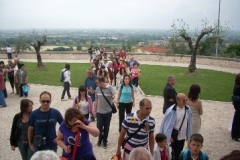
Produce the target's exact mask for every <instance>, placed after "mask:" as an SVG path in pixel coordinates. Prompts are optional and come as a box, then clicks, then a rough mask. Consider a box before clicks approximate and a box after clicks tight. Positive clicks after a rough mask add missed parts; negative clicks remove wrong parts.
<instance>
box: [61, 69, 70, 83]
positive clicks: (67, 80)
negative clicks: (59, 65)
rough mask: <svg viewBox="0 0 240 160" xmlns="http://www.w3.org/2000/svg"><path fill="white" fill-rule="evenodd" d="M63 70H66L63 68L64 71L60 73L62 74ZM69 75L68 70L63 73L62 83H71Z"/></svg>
mask: <svg viewBox="0 0 240 160" xmlns="http://www.w3.org/2000/svg"><path fill="white" fill-rule="evenodd" d="M65 70H66V68H64V69H63V70H62V72H64V71H65ZM70 74H71V72H70V71H69V70H67V71H65V72H64V73H63V76H64V81H63V82H69V83H71V80H70Z"/></svg>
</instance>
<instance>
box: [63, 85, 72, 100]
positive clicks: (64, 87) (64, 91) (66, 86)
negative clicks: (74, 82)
mask: <svg viewBox="0 0 240 160" xmlns="http://www.w3.org/2000/svg"><path fill="white" fill-rule="evenodd" d="M66 92H67V95H68V98H71V94H70V83H69V82H63V92H62V97H61V99H64V96H65V93H66Z"/></svg>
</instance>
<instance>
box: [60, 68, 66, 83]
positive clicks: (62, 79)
mask: <svg viewBox="0 0 240 160" xmlns="http://www.w3.org/2000/svg"><path fill="white" fill-rule="evenodd" d="M66 71H67V70H65V71H62V72H61V74H60V76H59V80H60V82H63V81H64V80H65V77H64V72H66Z"/></svg>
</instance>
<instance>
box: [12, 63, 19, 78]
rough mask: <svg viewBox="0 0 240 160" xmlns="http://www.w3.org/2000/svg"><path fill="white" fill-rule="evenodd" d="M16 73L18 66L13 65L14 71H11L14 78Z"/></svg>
mask: <svg viewBox="0 0 240 160" xmlns="http://www.w3.org/2000/svg"><path fill="white" fill-rule="evenodd" d="M17 71H18V65H15V67H14V69H13V74H14V76H16V74H17Z"/></svg>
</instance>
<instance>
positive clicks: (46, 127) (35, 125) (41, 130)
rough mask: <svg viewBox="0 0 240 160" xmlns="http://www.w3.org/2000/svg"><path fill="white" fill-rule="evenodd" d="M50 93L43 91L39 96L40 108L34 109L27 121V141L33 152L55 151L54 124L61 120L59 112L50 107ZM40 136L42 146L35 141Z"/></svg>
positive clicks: (59, 122)
mask: <svg viewBox="0 0 240 160" xmlns="http://www.w3.org/2000/svg"><path fill="white" fill-rule="evenodd" d="M51 101H52V95H51V94H50V93H49V92H47V91H43V92H42V93H41V94H40V96H39V102H40V104H41V106H40V108H38V109H36V110H34V111H33V112H32V113H31V115H30V119H29V122H28V143H29V147H30V149H31V150H32V151H33V152H37V151H39V150H52V151H54V152H57V144H56V137H57V135H56V124H57V123H58V124H61V123H62V122H63V117H62V115H61V113H60V112H59V111H58V110H57V109H54V108H51V107H50V104H51ZM39 136H41V139H42V140H43V143H44V144H43V146H41V147H39V146H38V144H37V142H38V140H37V139H39V138H38V137H39Z"/></svg>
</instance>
